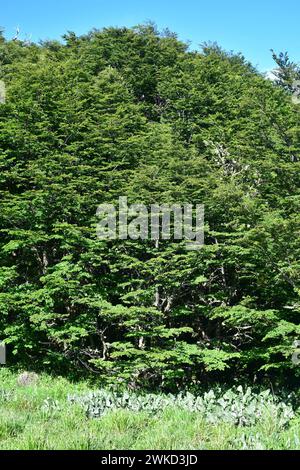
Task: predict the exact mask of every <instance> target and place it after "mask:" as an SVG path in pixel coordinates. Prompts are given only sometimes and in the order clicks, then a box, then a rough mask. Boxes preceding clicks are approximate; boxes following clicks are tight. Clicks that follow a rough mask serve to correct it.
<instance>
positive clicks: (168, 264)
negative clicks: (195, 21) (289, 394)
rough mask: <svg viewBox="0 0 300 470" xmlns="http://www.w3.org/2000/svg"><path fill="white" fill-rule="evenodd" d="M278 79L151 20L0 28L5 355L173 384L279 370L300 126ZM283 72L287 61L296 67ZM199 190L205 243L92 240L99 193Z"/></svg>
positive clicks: (294, 265)
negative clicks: (76, 27)
mask: <svg viewBox="0 0 300 470" xmlns="http://www.w3.org/2000/svg"><path fill="white" fill-rule="evenodd" d="M274 58H275V59H277V65H278V66H279V67H281V69H280V70H279V72H280V73H279V75H278V76H279V80H278V82H277V83H272V82H271V81H270V80H267V79H265V78H264V77H263V76H262V75H261V74H260V73H258V72H257V70H255V68H254V67H253V66H252V65H251V64H249V63H248V62H247V61H246V60H245V59H244V57H243V56H242V55H236V54H232V53H227V52H225V51H223V50H222V48H220V47H219V46H217V45H215V44H209V43H208V44H205V45H203V48H202V50H201V51H200V52H193V51H190V50H189V48H188V46H187V45H186V44H184V43H182V42H181V41H179V40H178V39H177V37H176V35H175V34H173V33H170V32H169V31H165V32H163V33H160V32H158V31H157V30H156V28H155V26H153V25H143V26H138V27H136V28H131V29H128V28H106V29H103V30H94V31H92V32H91V33H89V34H87V35H84V36H80V37H78V36H76V35H75V34H74V33H73V32H68V33H67V34H66V35H65V36H64V38H63V42H58V41H45V42H42V43H41V44H39V45H37V44H29V43H25V42H22V41H20V40H15V41H7V40H5V39H4V37H3V36H1V38H0V80H2V81H3V82H4V83H5V86H6V100H5V103H2V104H0V147H1V150H0V168H1V172H0V233H1V237H0V307H1V314H0V340H5V342H6V343H7V347H8V352H9V355H10V360H11V361H12V360H14V361H17V362H19V363H20V362H21V363H27V364H31V365H32V366H35V367H45V368H52V369H54V370H59V371H68V370H72V369H74V368H78V367H80V368H82V370H88V371H89V372H91V373H96V374H98V375H99V377H100V378H101V380H102V381H103V382H106V383H118V382H125V383H128V382H130V383H131V384H133V385H134V386H141V385H142V386H146V387H152V388H153V387H163V388H166V389H177V388H178V387H186V386H189V385H191V384H199V383H204V382H207V381H213V380H218V381H222V380H231V379H232V378H237V379H239V380H242V379H247V380H265V379H266V378H270V377H271V378H272V379H274V380H277V381H281V382H282V381H285V380H290V381H293V380H294V379H295V378H297V377H299V367H297V366H296V365H294V364H293V362H292V359H291V356H292V352H293V342H294V341H295V340H297V339H300V321H299V318H300V317H299V315H300V299H299V294H300V288H299V273H300V261H299V255H300V243H299V239H300V237H299V228H300V211H299V207H300V194H299V187H300V184H299V183H300V140H299V136H300V126H299V123H300V121H299V105H297V104H295V103H293V102H292V100H291V96H290V94H289V92H290V91H291V89H290V87H289V85H290V76H291V73H289V72H290V71H291V69H293V70H294V71H295V70H296V69H295V67H294V65H293V64H291V63H290V62H289V59H288V58H287V57H284V56H283V55H281V56H276V54H274ZM295 73H296V72H295ZM120 195H121V196H123V195H124V196H127V197H128V201H129V202H131V203H145V204H152V203H154V202H155V203H159V204H161V203H167V204H173V203H192V204H197V203H199V204H204V205H205V245H204V246H203V247H202V249H201V250H198V251H187V250H186V249H185V246H184V244H183V243H177V242H176V243H175V242H174V241H172V240H170V241H166V240H163V241H160V242H159V244H156V243H154V242H153V241H152V240H149V241H148V240H147V241H145V240H99V239H98V238H97V235H96V229H95V226H96V223H97V217H96V210H97V206H98V205H99V204H102V203H113V204H115V203H117V201H118V197H119V196H120Z"/></svg>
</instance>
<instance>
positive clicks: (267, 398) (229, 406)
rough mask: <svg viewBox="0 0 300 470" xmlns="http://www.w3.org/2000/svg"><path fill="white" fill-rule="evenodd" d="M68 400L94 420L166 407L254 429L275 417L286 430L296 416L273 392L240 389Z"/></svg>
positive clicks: (91, 395)
mask: <svg viewBox="0 0 300 470" xmlns="http://www.w3.org/2000/svg"><path fill="white" fill-rule="evenodd" d="M69 401H70V402H73V403H78V404H80V405H81V406H82V407H83V409H84V410H85V412H86V415H87V416H88V417H91V418H99V417H101V416H103V415H104V414H106V413H107V412H109V411H112V410H117V409H127V410H130V411H134V412H140V411H144V412H147V413H150V414H157V413H160V412H162V411H163V410H164V409H165V408H167V407H177V408H181V409H184V410H187V411H190V412H192V413H199V414H201V415H202V416H203V418H204V419H205V420H206V421H207V422H208V423H211V424H217V423H218V422H226V423H231V424H235V425H237V426H253V425H255V424H256V423H257V422H259V421H260V420H261V419H267V417H268V416H272V419H273V420H275V421H276V423H277V426H279V427H284V426H286V424H287V423H288V422H289V421H290V420H291V419H292V418H293V417H294V415H295V414H294V411H293V408H292V406H291V404H290V403H284V402H282V401H280V399H279V398H277V397H275V396H273V395H272V393H271V392H270V390H266V391H263V392H260V393H255V392H253V391H252V390H251V389H250V388H247V389H246V390H244V389H243V388H242V387H241V386H240V387H235V388H232V389H230V390H228V391H227V392H225V393H224V392H222V391H221V389H218V388H216V389H215V390H211V391H209V392H206V393H204V394H203V395H199V396H195V395H193V394H191V393H180V394H178V395H172V394H168V395H163V394H160V395H156V394H147V395H141V394H138V393H135V392H131V391H130V392H129V391H123V392H117V391H109V390H99V391H96V392H90V393H88V394H85V395H82V396H70V397H69Z"/></svg>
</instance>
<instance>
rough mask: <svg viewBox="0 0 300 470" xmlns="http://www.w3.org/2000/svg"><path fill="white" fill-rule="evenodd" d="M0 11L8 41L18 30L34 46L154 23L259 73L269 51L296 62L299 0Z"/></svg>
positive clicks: (33, 4)
mask: <svg viewBox="0 0 300 470" xmlns="http://www.w3.org/2000/svg"><path fill="white" fill-rule="evenodd" d="M0 11H1V15H0V26H2V27H3V28H4V29H5V35H6V36H7V37H12V36H13V35H14V33H15V30H16V27H17V26H19V27H20V29H21V38H25V37H26V36H27V37H31V39H32V40H33V41H38V40H40V39H54V38H60V36H61V35H62V34H64V33H65V32H66V31H67V30H69V31H75V32H76V33H77V34H83V33H86V32H88V31H89V30H91V29H92V28H93V27H96V28H102V27H104V26H133V25H136V24H139V23H143V22H145V21H147V20H152V21H154V22H156V23H157V25H158V27H159V28H165V27H168V28H169V29H171V30H172V31H175V32H176V33H177V34H178V36H179V38H180V39H182V40H184V41H186V40H190V41H191V44H192V48H193V49H196V48H198V47H199V44H201V43H203V42H204V41H209V40H211V41H217V42H218V43H219V44H220V45H221V46H222V47H224V48H225V49H227V50H234V51H236V52H242V53H243V54H244V55H245V56H246V58H247V59H249V60H251V62H252V63H253V64H254V65H255V66H257V67H258V68H259V69H260V70H261V71H267V70H270V69H272V67H273V61H272V58H271V54H270V49H271V48H273V49H275V50H276V51H286V50H287V51H288V52H289V53H290V56H291V58H293V60H295V61H297V62H298V61H299V62H300V34H299V21H300V1H299V0H214V1H213V0H160V1H159V0H1V10H0Z"/></svg>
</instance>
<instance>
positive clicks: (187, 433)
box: [0, 368, 300, 450]
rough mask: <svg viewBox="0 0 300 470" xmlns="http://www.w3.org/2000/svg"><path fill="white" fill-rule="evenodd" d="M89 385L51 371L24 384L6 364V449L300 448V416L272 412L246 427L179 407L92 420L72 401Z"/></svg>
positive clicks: (2, 382)
mask: <svg viewBox="0 0 300 470" xmlns="http://www.w3.org/2000/svg"><path fill="white" fill-rule="evenodd" d="M89 390H90V388H89V387H88V384H87V383H77V384H73V383H71V382H69V381H67V380H66V379H64V378H61V377H57V378H53V377H50V376H47V375H40V378H39V381H38V383H37V384H36V385H32V386H27V387H21V386H18V385H17V374H15V373H13V372H10V371H9V370H8V369H5V368H2V369H0V449H1V450H4V449H5V450H10V449H20V450H55V449H78V450H80V449H82V450H89V449H91V450H112V449H114V450H117V449H120V450H127V449H128V450H129V449H155V450H160V449H162V450H174V449H176V450H181V449H186V450H189V449H200V450H201V449H203V450H209V449H215V450H219V449H220V450H222V449H300V426H299V424H300V420H299V419H298V418H294V419H292V420H291V421H290V423H289V425H288V426H287V427H285V428H282V427H280V425H279V424H278V422H277V421H276V420H275V419H274V418H273V417H272V416H270V415H268V414H266V416H264V417H263V418H262V419H261V420H259V423H258V424H257V425H255V426H252V427H241V426H235V425H233V424H228V423H227V424H226V423H224V422H223V423H222V422H219V423H216V424H210V423H208V422H207V421H205V419H204V418H203V416H201V414H199V413H196V412H190V411H186V410H183V409H180V408H177V407H173V408H166V409H165V410H164V411H162V412H161V413H157V414H155V415H150V414H149V413H145V412H139V413H135V412H132V411H128V410H124V409H120V410H114V411H111V412H108V413H106V414H105V415H104V416H103V417H102V418H98V419H89V418H87V417H86V414H85V412H84V410H83V409H82V408H81V407H79V405H78V404H73V403H70V402H69V401H68V395H72V394H79V395H80V394H84V393H86V392H87V391H89ZM47 403H48V406H45V404H47Z"/></svg>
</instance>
